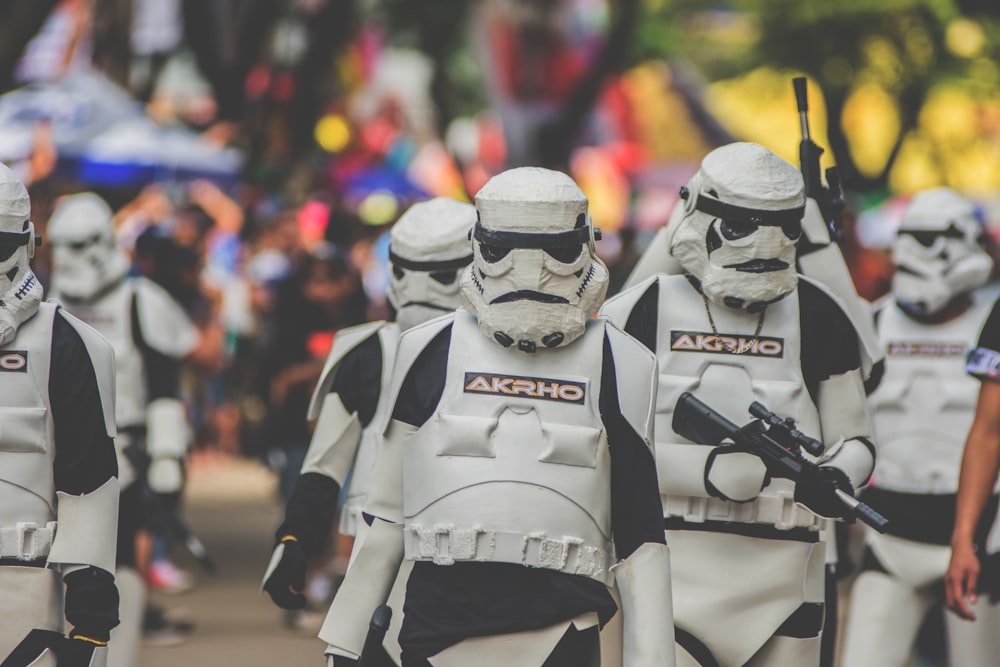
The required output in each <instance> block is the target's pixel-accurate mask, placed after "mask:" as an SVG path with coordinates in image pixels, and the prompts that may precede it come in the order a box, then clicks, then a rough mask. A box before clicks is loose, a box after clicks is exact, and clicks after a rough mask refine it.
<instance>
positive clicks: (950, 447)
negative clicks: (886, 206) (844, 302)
mask: <svg viewBox="0 0 1000 667" xmlns="http://www.w3.org/2000/svg"><path fill="white" fill-rule="evenodd" d="M983 234H984V230H983V226H982V223H981V222H980V221H979V219H978V216H977V211H976V208H975V206H974V205H973V203H972V202H970V201H968V200H967V199H965V198H963V197H961V196H959V195H958V194H957V193H955V192H954V191H952V190H949V189H947V188H938V189H934V190H928V191H925V192H922V193H920V194H918V195H917V196H916V197H914V198H913V200H912V201H911V202H910V205H909V207H908V208H907V210H906V212H905V213H904V215H903V219H902V222H901V226H900V228H899V231H898V232H897V236H896V240H895V243H894V245H893V257H894V260H895V264H896V275H895V278H894V279H893V283H892V295H891V297H890V298H888V299H886V300H884V301H883V302H882V303H881V304H880V305H879V306H878V308H877V309H876V312H875V318H876V320H875V321H876V325H877V329H878V334H879V339H880V340H881V342H882V343H883V345H884V346H885V347H886V351H887V354H888V363H887V364H886V371H885V376H884V377H883V379H882V382H881V384H880V385H879V387H878V389H876V390H875V392H874V393H873V394H872V395H871V399H870V400H871V404H870V405H871V408H872V413H873V416H874V420H875V434H876V437H877V442H878V459H877V461H876V464H875V474H874V479H875V482H874V485H873V486H871V487H869V488H868V489H865V490H864V491H863V492H862V493H863V498H864V500H865V501H866V502H868V503H869V504H871V505H873V506H874V507H878V508H879V511H881V512H882V513H883V514H885V515H886V517H887V518H888V519H889V520H890V528H889V533H888V534H881V533H877V532H875V531H872V530H868V531H865V536H866V539H865V541H866V546H865V553H864V556H863V558H862V562H861V574H860V575H859V576H858V578H857V580H856V581H855V583H854V587H853V591H852V596H851V608H850V611H849V613H848V616H847V623H846V627H845V632H846V634H845V637H844V651H843V658H842V663H841V664H843V665H844V667H862V666H864V665H879V666H880V667H903V665H906V664H908V661H909V659H910V657H911V653H912V651H913V646H914V643H915V640H916V638H917V634H918V631H919V629H920V625H921V622H922V621H923V620H924V617H925V615H926V614H927V612H928V611H929V610H931V609H932V607H933V606H934V605H935V603H937V604H940V603H941V602H942V601H943V595H942V594H943V590H942V588H941V585H942V583H943V581H944V575H945V572H946V569H947V564H948V558H949V554H950V552H951V549H950V548H949V547H948V544H949V542H950V540H951V534H952V530H953V528H954V525H955V521H954V519H955V497H956V496H955V493H956V490H957V488H958V473H959V464H960V459H961V452H962V445H963V443H964V441H965V438H966V435H967V434H968V433H969V427H970V426H971V425H972V420H973V416H974V414H975V405H976V396H977V394H978V393H979V387H980V385H979V382H977V379H980V380H981V379H982V375H981V372H980V371H977V370H976V369H975V368H973V367H971V366H970V367H968V368H967V367H966V364H965V359H966V354H967V352H968V350H969V349H971V348H974V347H975V345H976V339H977V338H978V337H979V336H980V334H981V332H984V331H985V330H984V323H985V322H986V320H987V317H989V316H990V313H991V312H992V310H993V306H994V304H993V299H992V298H989V297H987V296H986V295H985V294H984V293H983V290H981V289H980V288H981V287H982V286H983V285H984V284H985V283H986V281H987V280H988V279H989V277H990V273H991V272H992V269H993V262H992V260H991V259H990V257H989V255H987V253H986V252H985V251H984V249H983V246H982V238H983ZM970 373H971V375H970ZM996 514H997V499H996V496H994V497H992V498H991V499H990V501H989V503H988V505H987V507H986V511H984V512H983V514H982V517H981V518H980V521H979V523H978V526H977V528H976V531H975V544H976V545H977V547H976V548H977V552H978V553H979V554H980V555H983V556H985V555H986V554H989V553H990V550H989V549H988V547H987V543H986V538H987V534H988V533H989V530H990V527H991V526H992V525H993V522H994V519H995V517H996ZM995 576H996V575H995V574H992V575H991V576H990V577H988V578H986V579H987V581H990V582H992V581H994V580H995ZM995 592H998V593H1000V590H998V591H995ZM976 610H977V612H978V613H980V614H982V613H985V612H987V611H988V610H990V615H988V616H987V617H986V618H985V619H981V620H979V621H978V622H977V623H976V624H975V625H970V624H966V623H962V622H961V621H960V620H959V618H958V617H957V616H954V615H950V614H949V615H948V616H947V618H946V626H947V634H948V641H947V645H948V648H949V654H950V656H949V657H950V659H949V664H951V665H962V666H963V667H980V666H981V667H986V665H991V664H994V663H995V661H996V655H997V652H998V650H1000V646H996V642H995V639H994V635H995V630H996V622H997V621H1000V617H995V616H994V614H993V610H992V608H990V606H989V605H988V604H986V603H985V602H984V603H980V604H979V605H978V606H977V609H976Z"/></svg>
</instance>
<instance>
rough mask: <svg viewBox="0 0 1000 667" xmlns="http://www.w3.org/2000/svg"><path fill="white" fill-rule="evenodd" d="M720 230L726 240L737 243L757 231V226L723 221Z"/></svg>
mask: <svg viewBox="0 0 1000 667" xmlns="http://www.w3.org/2000/svg"><path fill="white" fill-rule="evenodd" d="M719 229H720V230H721V231H722V235H723V236H724V237H725V238H726V240H728V241H735V240H736V239H742V238H745V237H747V236H750V235H751V234H753V233H754V232H755V231H757V225H752V224H749V223H746V222H734V221H732V220H723V221H722V224H720V225H719Z"/></svg>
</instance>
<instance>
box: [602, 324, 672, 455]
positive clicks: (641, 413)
mask: <svg viewBox="0 0 1000 667" xmlns="http://www.w3.org/2000/svg"><path fill="white" fill-rule="evenodd" d="M604 333H605V335H606V336H607V338H608V343H609V344H610V345H611V356H612V357H613V358H614V362H615V381H616V383H617V386H618V405H619V407H620V408H621V411H622V416H623V417H625V421H627V422H628V423H629V426H631V427H632V429H633V430H634V431H635V432H636V433H638V434H639V436H640V437H641V438H642V439H643V441H644V442H645V443H646V446H647V447H649V448H650V450H652V448H653V420H654V418H655V417H656V388H657V382H658V380H659V375H660V372H659V365H658V363H657V361H656V355H655V354H653V353H652V352H650V351H649V350H647V349H646V347H645V346H644V345H643V344H642V343H640V342H639V341H637V340H636V339H635V338H632V336H629V335H628V334H627V333H625V332H624V331H622V330H621V329H619V328H618V327H616V326H615V325H614V324H612V323H611V322H608V323H607V324H606V325H605V328H604Z"/></svg>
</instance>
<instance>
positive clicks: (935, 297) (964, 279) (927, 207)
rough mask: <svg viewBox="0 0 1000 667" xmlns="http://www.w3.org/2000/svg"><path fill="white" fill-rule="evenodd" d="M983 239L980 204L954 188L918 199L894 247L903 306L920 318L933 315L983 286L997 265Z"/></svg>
mask: <svg viewBox="0 0 1000 667" xmlns="http://www.w3.org/2000/svg"><path fill="white" fill-rule="evenodd" d="M982 236H983V227H982V224H981V223H980V221H979V217H978V216H977V214H976V208H975V206H974V205H973V203H972V202H970V201H969V200H967V199H965V198H964V197H962V196H960V195H959V194H957V193H956V192H954V191H953V190H950V189H948V188H935V189H933V190H927V191H925V192H921V193H920V194H918V195H917V196H915V197H914V198H913V199H912V200H911V201H910V204H909V206H908V207H907V208H906V212H905V213H903V220H902V222H901V224H900V228H899V231H898V232H897V233H896V240H895V242H894V243H893V247H892V255H893V260H894V261H895V263H896V275H895V276H894V277H893V280H892V292H893V296H894V297H895V299H896V302H897V303H898V304H899V306H900V308H902V309H903V310H904V311H906V312H907V313H910V314H911V315H915V316H917V317H923V316H928V315H933V314H934V313H936V312H938V311H940V310H941V309H942V308H944V307H945V306H946V305H947V304H948V303H949V302H950V301H951V300H952V299H954V298H955V297H956V296H959V295H960V294H963V293H965V292H968V291H970V290H973V289H975V288H977V287H980V286H981V285H983V284H984V283H985V282H986V281H987V280H988V279H989V277H990V273H991V272H992V271H993V261H992V260H991V259H990V256H989V255H988V254H987V253H986V251H985V250H984V249H983V246H982V243H981V241H982Z"/></svg>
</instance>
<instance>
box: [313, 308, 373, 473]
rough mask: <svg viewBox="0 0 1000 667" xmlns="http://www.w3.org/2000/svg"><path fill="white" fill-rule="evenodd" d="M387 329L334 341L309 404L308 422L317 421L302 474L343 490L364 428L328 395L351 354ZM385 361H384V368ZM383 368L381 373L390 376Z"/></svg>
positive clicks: (360, 330) (353, 330)
mask: <svg viewBox="0 0 1000 667" xmlns="http://www.w3.org/2000/svg"><path fill="white" fill-rule="evenodd" d="M385 326H386V323H385V322H368V323H366V324H359V325H358V326H356V327H350V328H348V329H342V330H341V331H338V332H337V335H336V337H334V339H333V347H332V348H331V349H330V354H329V355H327V358H326V362H325V363H324V364H323V372H322V373H321V374H320V377H319V382H318V383H317V384H316V388H315V389H314V390H313V394H312V398H311V399H310V400H309V411H308V412H307V416H308V417H309V419H315V420H316V427H315V429H314V430H313V435H312V440H311V441H310V442H309V451H307V452H306V457H305V460H304V461H303V462H302V470H301V474H303V475H304V474H306V473H318V474H320V475H324V476H325V477H329V478H331V479H332V480H333V481H335V482H336V483H337V485H338V486H343V485H344V482H345V481H346V479H347V474H348V472H349V471H350V469H351V465H353V463H354V458H355V456H356V455H357V452H358V445H359V444H360V443H361V435H362V431H363V430H364V428H363V427H362V426H361V420H360V419H359V418H358V415H357V414H356V413H350V412H348V411H347V408H345V407H344V403H343V401H342V400H341V398H340V396H339V395H338V394H335V393H333V394H332V393H330V385H331V384H333V379H334V376H335V375H336V370H337V368H338V367H339V365H340V362H341V361H343V359H344V357H346V356H347V355H348V354H349V353H350V352H351V351H352V350H354V349H355V348H356V347H357V346H358V345H360V344H361V343H363V342H365V341H366V340H368V339H369V338H371V337H372V336H376V335H379V331H380V330H381V329H383V327H385ZM387 363H388V360H385V359H383V364H387ZM389 370H390V368H389V367H385V366H384V367H383V369H382V373H383V374H384V373H387V372H389Z"/></svg>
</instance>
